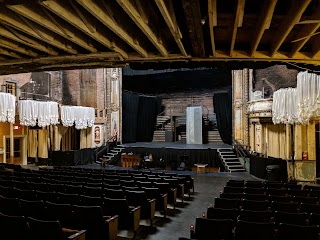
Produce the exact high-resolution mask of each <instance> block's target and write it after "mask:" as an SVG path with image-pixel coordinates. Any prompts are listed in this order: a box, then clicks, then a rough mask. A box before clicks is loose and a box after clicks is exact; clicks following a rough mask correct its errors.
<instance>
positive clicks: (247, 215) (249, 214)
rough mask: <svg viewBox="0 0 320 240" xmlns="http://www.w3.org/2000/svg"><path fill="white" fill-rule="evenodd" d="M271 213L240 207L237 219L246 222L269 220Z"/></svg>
mask: <svg viewBox="0 0 320 240" xmlns="http://www.w3.org/2000/svg"><path fill="white" fill-rule="evenodd" d="M272 216H273V213H272V212H271V211H252V210H245V209H242V210H241V211H240V214H239V218H238V219H239V220H242V221H248V222H270V221H271V219H272Z"/></svg>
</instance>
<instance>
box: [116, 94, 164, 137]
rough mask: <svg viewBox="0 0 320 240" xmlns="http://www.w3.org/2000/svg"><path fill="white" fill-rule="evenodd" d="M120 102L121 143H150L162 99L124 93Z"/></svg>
mask: <svg viewBox="0 0 320 240" xmlns="http://www.w3.org/2000/svg"><path fill="white" fill-rule="evenodd" d="M122 102H123V117H122V119H123V120H122V122H123V124H122V126H123V132H122V135H123V137H122V142H123V143H132V142H151V141H152V139H153V132H154V128H155V124H156V121H157V115H158V114H159V113H160V112H161V103H162V98H161V97H153V96H145V95H140V94H138V93H130V92H124V93H123V101H122Z"/></svg>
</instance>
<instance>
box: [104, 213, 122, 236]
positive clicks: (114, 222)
mask: <svg viewBox="0 0 320 240" xmlns="http://www.w3.org/2000/svg"><path fill="white" fill-rule="evenodd" d="M107 217H108V216H104V220H105V224H106V225H107V229H108V235H109V240H116V239H118V236H117V234H118V221H119V216H118V215H114V216H112V217H111V216H109V218H108V219H106V218H107Z"/></svg>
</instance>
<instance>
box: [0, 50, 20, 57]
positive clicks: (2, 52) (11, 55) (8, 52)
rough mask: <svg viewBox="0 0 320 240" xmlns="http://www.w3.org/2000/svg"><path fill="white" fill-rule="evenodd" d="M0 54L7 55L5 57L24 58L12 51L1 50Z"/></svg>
mask: <svg viewBox="0 0 320 240" xmlns="http://www.w3.org/2000/svg"><path fill="white" fill-rule="evenodd" d="M0 54H1V55H5V56H9V57H12V58H22V56H20V55H19V54H17V53H15V52H12V51H8V50H6V49H3V48H0Z"/></svg>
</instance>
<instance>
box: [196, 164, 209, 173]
mask: <svg viewBox="0 0 320 240" xmlns="http://www.w3.org/2000/svg"><path fill="white" fill-rule="evenodd" d="M194 166H196V167H197V173H205V172H206V167H207V166H208V164H205V163H196V164H194Z"/></svg>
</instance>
